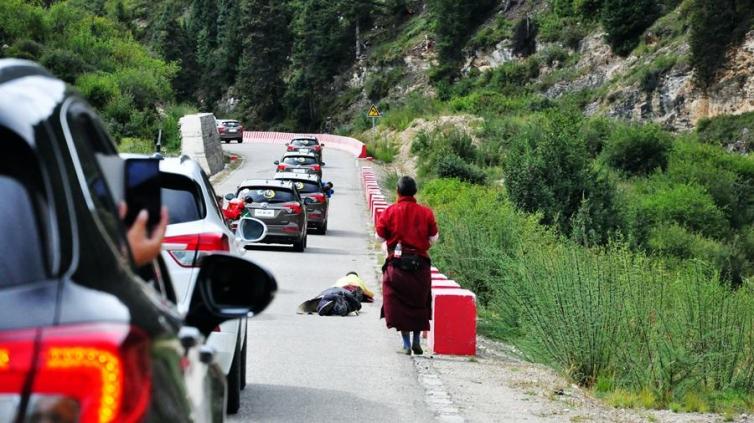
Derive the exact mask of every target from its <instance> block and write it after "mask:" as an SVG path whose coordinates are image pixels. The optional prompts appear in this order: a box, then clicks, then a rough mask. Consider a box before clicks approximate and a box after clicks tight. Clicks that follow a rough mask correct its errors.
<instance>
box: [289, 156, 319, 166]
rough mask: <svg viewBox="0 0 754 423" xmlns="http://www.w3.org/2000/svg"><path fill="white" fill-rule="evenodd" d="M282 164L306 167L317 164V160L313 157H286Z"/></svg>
mask: <svg viewBox="0 0 754 423" xmlns="http://www.w3.org/2000/svg"><path fill="white" fill-rule="evenodd" d="M283 163H285V164H289V165H293V166H308V165H314V164H317V159H315V158H314V157H286V158H285V160H283Z"/></svg>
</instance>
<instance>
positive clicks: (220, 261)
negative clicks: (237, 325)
mask: <svg viewBox="0 0 754 423" xmlns="http://www.w3.org/2000/svg"><path fill="white" fill-rule="evenodd" d="M196 290H199V292H197V291H196ZM276 291H277V282H276V281H275V277H274V276H272V274H271V273H270V272H268V271H267V270H266V269H264V268H263V267H261V266H259V265H257V264H255V263H253V262H251V261H249V260H246V259H243V258H240V257H236V256H232V255H230V254H212V255H209V256H205V257H204V258H203V259H202V263H201V270H199V276H198V277H197V280H196V285H195V290H194V293H193V294H192V298H191V306H190V307H189V311H188V314H187V315H186V319H185V323H186V325H188V326H193V327H196V328H198V329H199V330H200V331H201V332H202V334H204V335H205V336H209V334H210V333H212V330H213V329H214V328H215V327H216V326H217V325H219V324H220V323H222V322H224V321H226V320H232V319H238V318H244V317H247V316H248V315H249V314H252V315H256V314H259V313H261V312H262V311H263V310H264V309H265V308H267V306H268V305H270V303H271V302H272V300H273V298H274V296H275V292H276Z"/></svg>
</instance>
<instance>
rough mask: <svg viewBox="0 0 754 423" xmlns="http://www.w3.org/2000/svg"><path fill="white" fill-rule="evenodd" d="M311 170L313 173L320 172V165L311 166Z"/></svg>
mask: <svg viewBox="0 0 754 423" xmlns="http://www.w3.org/2000/svg"><path fill="white" fill-rule="evenodd" d="M312 170H313V171H315V172H319V171H320V170H322V166H320V165H314V166H312Z"/></svg>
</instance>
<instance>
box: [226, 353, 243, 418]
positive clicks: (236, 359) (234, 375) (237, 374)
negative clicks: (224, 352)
mask: <svg viewBox="0 0 754 423" xmlns="http://www.w3.org/2000/svg"><path fill="white" fill-rule="evenodd" d="M227 378H228V414H236V413H238V410H239V409H240V408H241V350H240V348H238V343H236V351H235V353H234V354H233V361H232V362H231V364H230V372H228V377H227Z"/></svg>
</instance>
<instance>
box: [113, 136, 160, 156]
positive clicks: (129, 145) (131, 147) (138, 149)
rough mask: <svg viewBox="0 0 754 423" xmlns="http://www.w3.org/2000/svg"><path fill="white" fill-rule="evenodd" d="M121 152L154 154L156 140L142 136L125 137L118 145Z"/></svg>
mask: <svg viewBox="0 0 754 423" xmlns="http://www.w3.org/2000/svg"><path fill="white" fill-rule="evenodd" d="M118 151H120V152H121V153H135V154H152V153H154V151H155V146H154V142H153V141H150V140H145V139H141V138H123V139H122V140H121V141H120V144H119V145H118Z"/></svg>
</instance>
